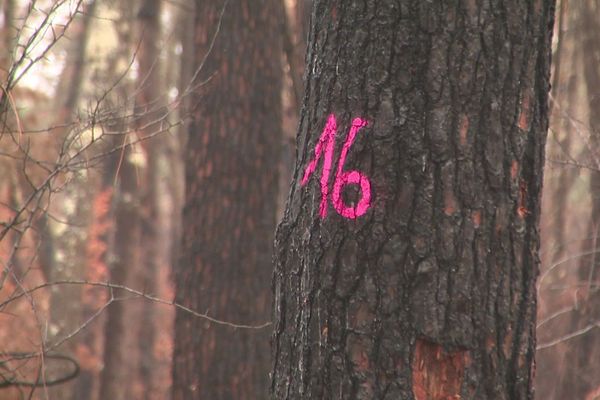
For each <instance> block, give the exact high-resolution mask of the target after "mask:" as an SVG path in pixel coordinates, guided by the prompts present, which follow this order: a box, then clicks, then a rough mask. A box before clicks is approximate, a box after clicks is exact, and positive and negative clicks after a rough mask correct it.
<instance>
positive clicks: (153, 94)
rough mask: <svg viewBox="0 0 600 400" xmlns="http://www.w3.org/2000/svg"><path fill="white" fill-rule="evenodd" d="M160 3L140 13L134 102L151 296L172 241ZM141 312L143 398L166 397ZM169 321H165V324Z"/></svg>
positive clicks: (148, 312)
mask: <svg viewBox="0 0 600 400" xmlns="http://www.w3.org/2000/svg"><path fill="white" fill-rule="evenodd" d="M160 15H161V1H160V0H143V1H142V4H141V7H140V10H139V12H138V23H139V31H140V32H139V34H140V47H139V52H138V59H139V75H138V79H137V81H138V88H137V91H138V95H137V98H136V107H135V112H136V125H137V131H138V132H139V134H140V135H141V137H143V138H146V139H147V140H146V141H145V142H144V143H143V144H142V145H143V147H144V148H145V152H144V153H145V155H146V159H147V167H146V168H145V173H146V180H145V184H146V185H145V186H146V187H145V188H144V190H143V199H142V207H143V220H142V227H143V229H142V238H141V240H142V243H144V244H146V245H145V246H144V257H145V262H144V263H142V265H143V268H141V269H140V270H139V271H138V278H139V279H138V282H139V284H141V285H142V287H143V288H144V290H145V291H146V292H148V293H157V290H158V287H159V286H158V275H159V270H160V268H163V267H166V265H167V264H168V263H169V261H170V260H169V257H168V255H167V254H166V253H167V252H168V237H166V238H165V237H164V235H162V233H163V231H165V230H167V231H168V226H167V221H165V220H164V218H163V213H161V212H160V204H161V198H162V197H161V196H165V194H164V193H163V191H161V187H160V185H161V182H160V180H159V178H160V175H161V173H160V166H161V164H163V165H164V164H165V163H164V162H162V159H163V155H164V152H165V150H166V147H167V143H166V140H165V135H166V132H164V129H162V126H163V125H165V126H166V124H165V123H164V122H165V121H164V118H165V110H164V107H163V102H164V100H163V93H164V88H163V87H162V82H161V76H164V75H162V74H161V63H160V57H159V55H160V47H159V46H160V41H161V29H160ZM138 307H139V308H140V309H141V318H140V319H141V322H140V325H139V331H138V333H137V342H138V343H137V345H138V349H139V350H138V351H139V354H140V359H139V374H140V381H141V385H140V386H141V391H142V393H140V395H141V397H143V398H144V399H148V400H151V399H164V398H165V395H166V394H165V393H160V392H159V390H160V388H159V385H158V384H159V379H158V377H159V370H160V368H159V365H158V362H157V360H156V358H155V357H154V344H155V342H156V340H157V339H156V338H157V331H158V329H159V326H158V325H156V323H157V321H156V318H157V316H158V314H157V312H156V305H155V304H152V303H151V302H149V301H144V302H143V303H141V304H140V305H139V306H138ZM165 324H166V321H161V322H160V326H164V325H165Z"/></svg>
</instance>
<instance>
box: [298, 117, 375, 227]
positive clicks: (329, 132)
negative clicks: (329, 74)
mask: <svg viewBox="0 0 600 400" xmlns="http://www.w3.org/2000/svg"><path fill="white" fill-rule="evenodd" d="M364 126H367V121H365V120H364V119H362V118H355V119H354V120H353V121H352V126H351V127H350V132H348V136H347V137H346V141H345V142H344V146H343V147H342V153H341V154H340V158H339V160H338V165H337V170H336V173H335V181H334V182H333V193H332V194H331V197H332V202H333V207H334V208H335V210H336V211H337V212H338V214H340V215H341V216H343V217H345V218H349V219H354V218H357V217H360V216H361V215H363V214H365V213H366V212H367V210H368V209H369V207H370V206H371V182H370V181H369V178H368V177H367V176H366V175H364V174H362V173H360V172H358V171H344V163H345V162H346V156H347V155H348V152H349V151H350V147H352V144H353V143H354V140H355V139H356V134H357V133H358V131H359V130H360V128H362V127H364ZM336 132H337V121H336V119H335V115H333V114H331V115H330V116H329V118H328V119H327V124H326V125H325V129H323V133H322V134H321V137H320V138H319V142H318V143H317V145H316V146H315V158H313V159H312V161H311V162H310V163H308V165H307V167H306V169H305V170H304V176H303V177H302V181H301V184H302V186H304V185H306V184H307V183H308V180H309V179H310V177H311V175H312V174H313V172H315V169H316V168H317V163H318V162H319V160H320V159H321V155H322V154H323V150H325V160H324V161H323V172H322V173H321V204H320V206H319V214H320V215H321V218H325V217H326V216H327V200H328V198H329V176H330V175H331V169H332V164H333V151H334V147H335V134H336ZM346 185H359V186H360V190H361V192H362V196H361V199H360V201H359V202H358V203H357V204H356V205H354V206H347V205H345V204H344V201H343V199H342V191H343V189H344V186H346Z"/></svg>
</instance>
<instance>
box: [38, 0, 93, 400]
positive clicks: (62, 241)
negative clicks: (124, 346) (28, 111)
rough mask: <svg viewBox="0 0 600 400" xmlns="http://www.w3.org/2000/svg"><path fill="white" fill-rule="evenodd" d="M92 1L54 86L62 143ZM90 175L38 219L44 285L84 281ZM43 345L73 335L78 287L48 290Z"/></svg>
mask: <svg viewBox="0 0 600 400" xmlns="http://www.w3.org/2000/svg"><path fill="white" fill-rule="evenodd" d="M95 4H96V3H95V2H92V3H90V4H89V5H88V6H86V7H85V9H83V10H82V11H83V12H82V15H83V16H81V17H79V18H78V20H77V21H75V23H74V24H73V31H72V37H73V38H74V39H73V42H72V44H73V45H72V46H71V49H70V50H69V51H68V55H67V57H68V59H67V62H66V63H65V68H64V70H63V72H62V74H61V79H60V82H68V83H69V86H68V87H65V89H66V90H65V92H66V93H67V95H66V96H61V95H60V93H62V92H61V91H59V92H58V93H59V95H58V96H57V97H59V99H60V100H59V101H57V104H59V105H60V106H59V107H58V109H57V114H56V115H58V118H57V119H56V120H55V121H54V124H55V126H58V127H61V128H59V129H57V130H56V131H55V134H56V135H57V137H58V138H60V140H67V137H68V135H70V134H71V135H72V134H73V131H72V128H73V127H72V126H71V123H72V121H73V114H74V113H75V112H76V110H77V102H78V99H79V95H80V92H81V85H82V80H83V74H84V67H85V63H84V60H85V53H86V48H87V43H88V37H89V31H90V25H91V17H92V16H93V14H94V9H95ZM90 173H91V171H90V170H88V169H87V168H82V169H77V170H74V171H72V172H71V177H70V180H69V183H68V184H67V185H66V186H65V188H64V190H63V191H61V192H59V193H57V194H56V195H55V196H54V198H53V202H52V204H51V205H50V212H51V214H52V215H53V216H54V218H52V219H50V218H44V219H45V220H46V221H45V224H49V228H50V229H48V230H47V231H46V232H47V233H48V234H49V237H42V238H41V240H42V241H47V242H48V243H45V244H44V245H45V246H47V247H49V248H50V249H51V252H52V256H51V259H50V260H51V263H50V268H49V271H48V274H47V278H48V280H49V281H51V282H54V281H63V280H77V279H83V278H85V274H86V270H85V268H86V261H87V260H86V258H85V253H86V252H85V248H86V245H87V239H88V238H87V233H88V227H89V219H90V212H91V204H90V203H91V196H90V195H89V193H90V191H91V189H92V185H93V184H92V182H93V180H92V179H91V178H90ZM50 294H51V297H50V321H49V340H50V342H54V341H57V340H60V339H62V338H64V337H66V336H67V335H70V334H71V333H72V332H74V331H75V330H76V329H77V327H78V326H79V324H81V323H82V322H83V320H82V288H81V287H80V286H77V285H73V286H55V287H53V288H52V289H51V292H50ZM78 339H79V338H78V337H76V338H73V339H72V340H69V341H68V342H67V343H66V346H63V347H62V348H61V349H60V350H61V351H67V352H68V353H69V355H71V356H73V355H74V353H75V352H76V349H77V347H78ZM73 388H74V382H73V381H71V382H67V383H65V384H63V385H60V386H58V387H55V388H52V389H50V395H51V396H52V397H55V398H60V399H69V398H70V397H71V396H72V392H73Z"/></svg>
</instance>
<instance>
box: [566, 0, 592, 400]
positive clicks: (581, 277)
mask: <svg viewBox="0 0 600 400" xmlns="http://www.w3.org/2000/svg"><path fill="white" fill-rule="evenodd" d="M576 7H578V8H579V10H578V11H579V20H580V27H581V31H580V32H581V34H580V35H579V36H578V37H577V40H578V41H579V43H581V46H582V47H581V50H582V54H584V55H585V57H583V72H584V73H583V76H584V78H585V84H586V86H587V96H588V110H589V126H590V130H591V134H590V146H591V148H590V149H589V151H590V153H591V157H590V158H591V160H592V164H594V165H595V167H596V168H600V164H598V160H600V115H599V114H598V109H599V107H600V72H599V71H598V60H600V39H599V38H598V32H600V16H599V13H600V3H599V2H598V1H597V0H584V1H581V2H578V3H577V4H576ZM590 174H591V175H590V181H589V192H590V195H591V198H592V204H591V205H592V207H591V211H590V219H589V223H588V228H587V231H586V237H587V238H588V240H586V241H585V242H584V243H585V244H586V245H585V246H584V248H583V249H582V250H583V252H587V251H590V250H593V249H597V248H598V244H599V243H600V173H599V172H598V171H594V170H591V171H590ZM563 190H564V188H563ZM577 277H578V280H577V281H576V282H575V283H576V285H577V287H578V289H577V290H576V292H575V297H576V298H575V300H574V301H575V302H576V304H575V306H576V309H575V310H574V312H573V315H572V319H571V324H570V326H569V329H570V330H571V331H577V330H581V329H585V328H586V327H588V326H589V325H590V324H593V323H595V321H596V320H597V311H598V307H599V306H600V291H599V290H598V288H599V283H600V280H599V277H600V259H599V258H598V255H597V254H593V255H591V256H587V257H582V258H581V263H580V265H579V270H578V274H577ZM565 362H566V363H567V365H568V370H566V371H565V378H564V379H563V380H562V382H561V383H562V384H561V386H560V392H559V396H557V398H565V397H564V396H567V397H568V398H577V399H586V400H587V399H588V397H587V396H588V394H590V393H591V392H593V391H596V390H597V389H598V388H600V382H598V371H600V335H599V334H598V332H596V331H595V330H592V331H590V332H586V333H585V334H582V335H581V336H579V337H576V338H574V339H573V340H571V341H570V343H569V347H568V348H567V351H566V355H565Z"/></svg>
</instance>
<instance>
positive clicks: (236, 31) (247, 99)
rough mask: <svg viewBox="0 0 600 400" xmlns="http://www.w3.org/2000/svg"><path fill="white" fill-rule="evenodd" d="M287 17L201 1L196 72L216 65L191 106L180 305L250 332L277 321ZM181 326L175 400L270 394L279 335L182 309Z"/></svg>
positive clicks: (267, 1)
mask: <svg viewBox="0 0 600 400" xmlns="http://www.w3.org/2000/svg"><path fill="white" fill-rule="evenodd" d="M281 12H282V7H281V3H280V2H279V1H278V0H263V1H259V2H256V1H248V0H239V1H228V2H227V1H202V0H198V1H197V2H196V21H195V27H196V28H195V29H196V31H195V45H196V49H195V50H196V51H195V65H196V67H199V66H201V65H202V63H203V62H204V60H205V62H204V64H203V66H202V69H201V70H200V72H199V74H198V75H197V77H196V78H197V79H196V80H195V82H194V84H195V85H198V86H197V87H196V92H195V93H194V94H193V97H192V98H193V102H194V104H195V105H196V107H197V108H196V110H195V112H194V119H193V121H192V123H191V125H190V130H189V138H188V144H187V156H186V197H185V209H184V218H183V246H182V250H181V252H182V253H181V262H180V264H179V266H178V268H177V269H176V271H175V277H176V299H177V301H178V302H180V303H182V304H184V305H186V306H188V307H190V308H193V309H196V310H199V311H202V312H205V311H206V312H208V314H210V315H211V316H214V317H216V318H219V319H224V320H227V321H232V322H236V323H242V324H250V325H258V324H261V323H264V322H265V321H268V319H269V310H270V292H269V286H270V276H271V271H272V270H271V267H270V263H271V254H272V239H273V231H274V228H275V212H276V204H277V203H276V200H277V168H278V158H279V144H280V143H281V141H280V135H281V100H280V99H281V75H282V73H283V70H282V66H281V54H282V50H281V43H280V17H281V15H280V13H281ZM215 35H216V36H215ZM213 38H216V40H215V42H214V46H211V44H212V41H213ZM209 78H210V79H209ZM207 79H209V80H208V82H206V83H204V84H202V82H205V81H206V80H207ZM175 326H176V328H175V349H174V369H173V398H174V399H177V400H183V399H185V400H188V399H211V400H212V399H214V400H225V399H235V400H244V399H248V400H255V399H260V398H263V397H264V396H265V394H266V393H267V388H268V372H269V348H268V343H269V333H268V329H262V330H253V329H233V328H231V327H228V326H220V325H216V324H211V323H209V322H207V321H203V320H200V319H197V318H194V317H192V316H190V315H189V314H186V313H184V312H179V311H178V312H177V314H176V321H175Z"/></svg>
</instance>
